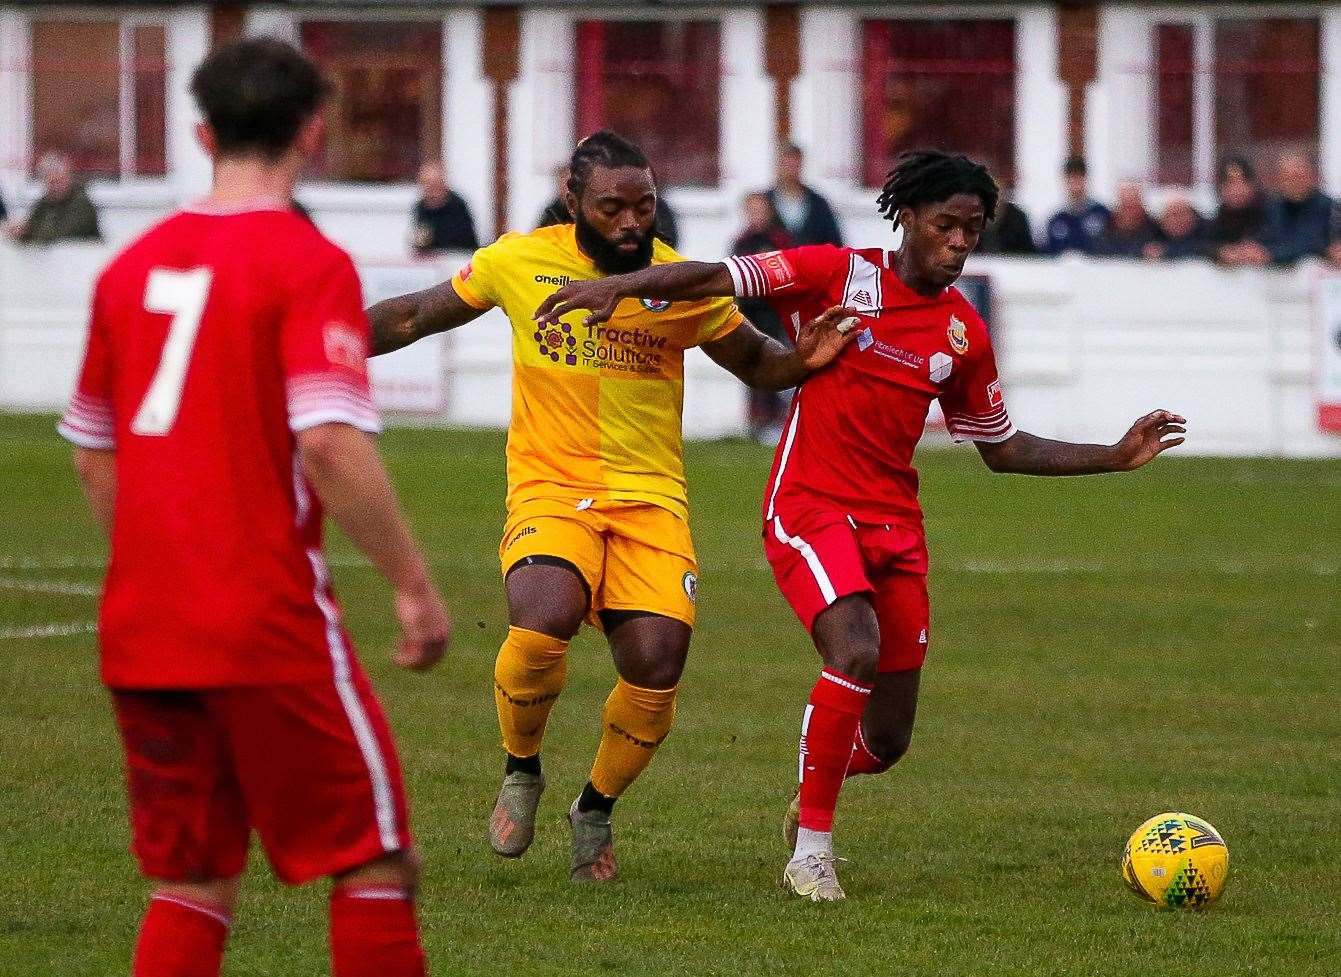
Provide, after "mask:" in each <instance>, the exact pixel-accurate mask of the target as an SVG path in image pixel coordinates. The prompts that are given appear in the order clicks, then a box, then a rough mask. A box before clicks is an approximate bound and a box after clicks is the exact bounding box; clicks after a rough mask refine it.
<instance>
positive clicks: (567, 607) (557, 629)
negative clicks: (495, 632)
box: [509, 601, 586, 641]
mask: <svg viewBox="0 0 1341 977" xmlns="http://www.w3.org/2000/svg"><path fill="white" fill-rule="evenodd" d="M510 603H512V602H510ZM585 614H586V607H585V606H584V605H583V604H581V603H573V602H567V601H564V602H558V601H555V602H551V601H545V602H540V601H535V602H530V601H518V602H516V603H514V606H513V607H512V608H511V613H510V615H509V616H510V617H511V623H512V626H513V627H518V628H525V629H526V630H527V631H535V632H538V633H540V634H547V635H549V636H550V637H552V638H558V639H559V640H560V641H570V640H572V637H573V635H575V634H577V632H578V630H579V629H580V628H581V627H582V619H583V617H584V616H585Z"/></svg>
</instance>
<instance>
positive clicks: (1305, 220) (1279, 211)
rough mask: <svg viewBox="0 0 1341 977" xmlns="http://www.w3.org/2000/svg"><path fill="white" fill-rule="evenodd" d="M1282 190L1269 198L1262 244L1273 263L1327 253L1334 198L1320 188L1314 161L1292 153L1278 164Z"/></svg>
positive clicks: (1293, 260) (1287, 263)
mask: <svg viewBox="0 0 1341 977" xmlns="http://www.w3.org/2000/svg"><path fill="white" fill-rule="evenodd" d="M1277 186H1278V187H1279V188H1280V192H1279V193H1274V194H1272V195H1271V196H1270V197H1268V198H1267V204H1266V224H1265V226H1264V227H1263V230H1262V244H1263V245H1264V246H1265V247H1266V249H1267V251H1268V252H1269V253H1270V255H1271V260H1272V262H1273V263H1275V264H1278V265H1290V264H1294V263H1295V262H1296V261H1299V260H1300V259H1301V258H1308V257H1322V256H1324V255H1326V254H1327V246H1328V244H1329V243H1330V240H1329V238H1330V235H1331V223H1332V200H1331V198H1330V197H1328V196H1327V195H1326V194H1325V193H1323V192H1322V191H1321V190H1319V189H1318V175H1317V172H1316V171H1315V170H1314V169H1313V164H1312V163H1311V162H1309V160H1308V159H1306V158H1305V157H1304V156H1302V155H1300V154H1298V153H1289V154H1286V155H1285V156H1282V157H1281V158H1280V162H1279V163H1278V164H1277Z"/></svg>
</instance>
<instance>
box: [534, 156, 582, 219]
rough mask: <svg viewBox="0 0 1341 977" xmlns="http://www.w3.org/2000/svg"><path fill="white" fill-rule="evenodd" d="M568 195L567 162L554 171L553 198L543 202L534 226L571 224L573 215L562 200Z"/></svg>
mask: <svg viewBox="0 0 1341 977" xmlns="http://www.w3.org/2000/svg"><path fill="white" fill-rule="evenodd" d="M567 196H568V164H567V163H565V164H564V165H562V166H560V167H558V168H557V169H556V170H555V171H554V199H553V200H551V201H550V202H549V203H547V204H545V207H544V209H543V210H541V211H540V218H539V219H538V220H537V221H536V222H535V226H536V227H550V226H552V225H554V224H571V223H572V222H573V215H572V214H570V213H569V212H568V204H567V202H566V201H565V200H564V198H565V197H567Z"/></svg>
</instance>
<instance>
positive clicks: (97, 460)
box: [74, 448, 116, 538]
mask: <svg viewBox="0 0 1341 977" xmlns="http://www.w3.org/2000/svg"><path fill="white" fill-rule="evenodd" d="M74 467H75V472H76V474H78V475H79V484H80V485H82V486H83V487H84V495H85V497H86V498H87V499H88V505H89V508H90V509H92V510H93V518H94V519H96V520H97V521H98V525H99V526H101V527H102V531H103V533H105V534H106V535H107V536H108V537H109V538H110V537H111V535H112V510H113V509H114V508H115V507H116V452H115V451H104V450H99V449H94V448H75V449H74Z"/></svg>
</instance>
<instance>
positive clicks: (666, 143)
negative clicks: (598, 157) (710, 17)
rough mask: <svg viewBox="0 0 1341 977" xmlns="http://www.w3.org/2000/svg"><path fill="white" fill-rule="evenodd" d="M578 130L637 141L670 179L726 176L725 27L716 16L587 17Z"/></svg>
mask: <svg viewBox="0 0 1341 977" xmlns="http://www.w3.org/2000/svg"><path fill="white" fill-rule="evenodd" d="M576 43H577V79H576V81H577V86H576V87H577V105H576V108H577V113H576V114H577V134H578V138H581V137H583V136H586V135H590V134H591V133H592V132H594V131H595V130H597V129H601V128H610V129H613V130H615V131H616V132H618V133H619V134H620V135H623V136H626V137H628V138H629V139H632V140H633V141H634V142H636V143H637V144H638V145H639V146H640V147H641V148H642V150H643V151H644V152H645V153H646V154H647V156H648V158H649V159H650V160H651V162H652V166H653V168H654V169H655V170H656V172H657V175H658V177H659V178H660V180H661V182H662V183H663V184H669V185H672V186H677V185H701V186H712V185H715V184H716V183H717V182H718V170H719V158H718V143H719V139H718V125H719V119H718V112H719V106H720V102H721V55H720V50H721V49H720V44H721V27H720V25H719V24H718V23H717V22H716V21H604V22H601V21H583V22H581V23H579V24H578V26H577V38H576Z"/></svg>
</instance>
